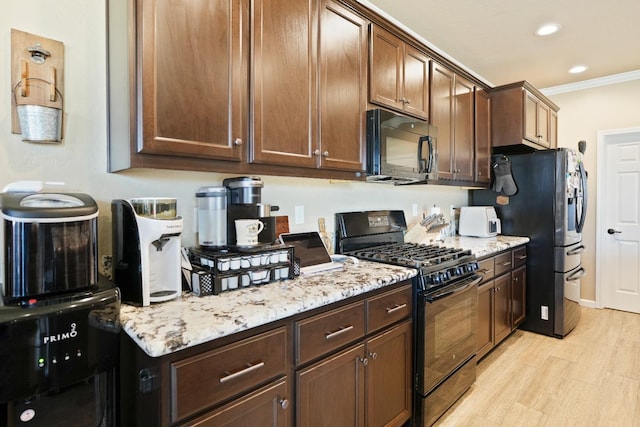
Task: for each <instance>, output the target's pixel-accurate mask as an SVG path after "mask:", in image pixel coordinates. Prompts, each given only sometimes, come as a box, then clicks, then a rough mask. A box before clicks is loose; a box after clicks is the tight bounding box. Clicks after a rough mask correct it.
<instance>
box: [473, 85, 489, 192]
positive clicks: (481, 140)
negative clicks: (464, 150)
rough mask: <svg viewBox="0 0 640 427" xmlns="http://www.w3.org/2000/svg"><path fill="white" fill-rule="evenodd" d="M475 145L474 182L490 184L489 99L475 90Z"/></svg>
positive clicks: (484, 91)
mask: <svg viewBox="0 0 640 427" xmlns="http://www.w3.org/2000/svg"><path fill="white" fill-rule="evenodd" d="M475 103H476V114H475V116H476V119H475V128H476V138H475V141H476V145H475V155H476V156H475V179H474V181H475V182H478V183H485V184H489V183H490V182H491V97H490V96H489V92H487V91H486V90H484V89H480V88H476V93H475Z"/></svg>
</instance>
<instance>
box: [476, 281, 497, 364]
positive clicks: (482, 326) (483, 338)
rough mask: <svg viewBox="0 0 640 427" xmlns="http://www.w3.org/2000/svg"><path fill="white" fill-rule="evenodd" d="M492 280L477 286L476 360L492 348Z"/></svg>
mask: <svg viewBox="0 0 640 427" xmlns="http://www.w3.org/2000/svg"><path fill="white" fill-rule="evenodd" d="M493 287H494V282H493V280H491V281H489V282H487V283H484V284H482V285H480V286H479V287H478V346H477V349H478V350H477V356H478V360H480V358H482V356H484V355H485V354H487V352H489V350H491V349H492V348H493Z"/></svg>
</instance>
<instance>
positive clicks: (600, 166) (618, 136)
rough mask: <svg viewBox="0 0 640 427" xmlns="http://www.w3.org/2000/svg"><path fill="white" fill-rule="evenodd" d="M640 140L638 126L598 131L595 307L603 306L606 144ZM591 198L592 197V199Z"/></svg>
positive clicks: (605, 226) (639, 128)
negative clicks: (603, 197) (603, 195)
mask: <svg viewBox="0 0 640 427" xmlns="http://www.w3.org/2000/svg"><path fill="white" fill-rule="evenodd" d="M631 141H640V127H634V128H624V129H614V130H606V131H598V145H597V148H598V150H597V167H596V171H597V177H596V186H597V187H596V194H597V198H598V202H597V203H596V308H604V304H603V295H604V287H603V286H602V283H604V282H603V280H604V278H603V274H604V273H603V269H604V263H603V261H602V258H603V255H604V240H603V239H604V238H605V237H606V236H605V235H604V233H606V229H607V224H606V218H605V217H604V216H605V208H604V203H602V201H601V200H600V196H599V195H601V194H604V192H605V188H604V187H605V181H606V180H605V173H606V165H607V158H606V155H607V150H606V146H607V144H612V143H620V142H631ZM592 200H593V199H592Z"/></svg>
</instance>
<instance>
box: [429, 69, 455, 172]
mask: <svg viewBox="0 0 640 427" xmlns="http://www.w3.org/2000/svg"><path fill="white" fill-rule="evenodd" d="M432 64H433V66H432V71H431V123H432V124H433V125H435V126H436V127H437V128H438V178H439V179H453V177H454V171H453V165H452V159H453V155H454V151H453V141H454V127H453V125H454V123H453V114H454V113H453V111H454V110H453V100H454V92H453V89H454V74H453V71H450V70H448V69H447V68H445V67H443V66H441V65H439V64H436V63H435V62H432Z"/></svg>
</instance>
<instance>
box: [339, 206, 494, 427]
mask: <svg viewBox="0 0 640 427" xmlns="http://www.w3.org/2000/svg"><path fill="white" fill-rule="evenodd" d="M335 220H336V253H342V254H346V255H351V256H354V257H356V258H360V259H365V260H369V261H375V262H382V263H387V264H394V265H401V266H405V267H410V268H415V269H417V270H418V275H417V276H415V278H414V279H413V283H412V284H413V287H414V301H413V319H414V322H413V325H414V328H413V330H414V332H413V336H414V339H413V340H414V346H413V348H414V360H413V370H414V372H413V373H414V375H413V378H414V394H413V395H414V405H413V407H414V412H413V422H412V425H414V426H421V427H422V426H430V425H432V424H433V423H435V422H436V420H437V419H438V418H439V417H440V416H441V415H442V414H443V413H444V412H446V410H447V409H448V408H449V407H451V405H453V403H455V401H456V400H457V399H458V398H459V397H460V396H461V395H462V394H464V393H465V392H466V390H468V389H469V387H471V385H472V384H473V382H474V381H475V378H476V357H475V354H476V345H477V323H478V290H477V285H478V284H479V283H480V281H481V276H480V275H479V274H477V272H476V270H478V263H477V262H476V260H475V256H474V255H473V254H472V253H471V251H470V250H464V249H458V248H452V247H447V246H444V245H422V244H415V243H405V242H404V234H405V232H406V230H407V224H406V220H405V217H404V212H403V211H365V212H346V213H338V214H336V218H335Z"/></svg>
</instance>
